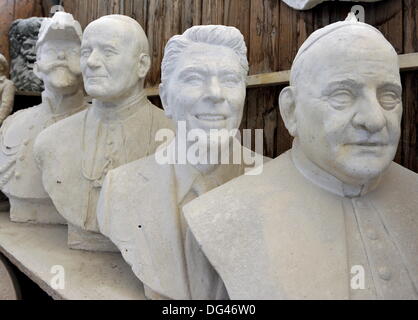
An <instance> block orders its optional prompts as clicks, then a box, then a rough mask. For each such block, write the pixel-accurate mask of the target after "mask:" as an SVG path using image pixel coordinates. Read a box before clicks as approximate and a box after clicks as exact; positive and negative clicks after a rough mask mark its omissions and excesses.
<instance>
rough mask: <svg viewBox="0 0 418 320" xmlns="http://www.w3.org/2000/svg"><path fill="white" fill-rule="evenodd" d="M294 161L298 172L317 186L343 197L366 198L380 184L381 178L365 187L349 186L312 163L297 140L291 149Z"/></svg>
mask: <svg viewBox="0 0 418 320" xmlns="http://www.w3.org/2000/svg"><path fill="white" fill-rule="evenodd" d="M291 154H292V160H293V163H294V165H295V167H296V168H297V169H298V171H299V172H300V173H301V174H302V175H303V176H304V177H305V178H306V179H308V180H309V181H311V182H312V183H314V184H315V185H317V186H319V187H321V188H322V189H325V190H327V191H329V192H331V193H334V194H337V195H339V196H341V197H347V198H354V197H360V196H364V195H365V194H367V193H368V192H370V191H373V190H374V189H375V188H376V187H377V186H378V185H379V182H380V177H378V178H376V179H373V180H372V181H370V182H369V183H367V184H365V185H359V186H354V185H349V184H347V183H344V182H342V181H340V180H339V179H337V178H336V177H334V176H333V175H331V174H329V173H328V172H326V171H325V170H323V169H321V168H320V167H318V166H317V165H316V164H315V163H313V162H312V161H310V160H309V159H308V158H307V157H306V156H305V154H304V153H303V152H302V150H301V148H300V146H299V143H298V142H297V139H294V140H293V145H292V149H291Z"/></svg>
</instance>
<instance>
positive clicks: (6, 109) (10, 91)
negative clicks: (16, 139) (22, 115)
mask: <svg viewBox="0 0 418 320" xmlns="http://www.w3.org/2000/svg"><path fill="white" fill-rule="evenodd" d="M8 70H9V64H8V63H7V60H6V58H5V57H4V56H3V55H2V54H1V53H0V125H1V124H2V123H3V121H4V119H6V118H7V116H9V115H10V113H11V112H12V110H13V102H14V99H15V86H14V84H13V81H11V80H9V79H7V74H8Z"/></svg>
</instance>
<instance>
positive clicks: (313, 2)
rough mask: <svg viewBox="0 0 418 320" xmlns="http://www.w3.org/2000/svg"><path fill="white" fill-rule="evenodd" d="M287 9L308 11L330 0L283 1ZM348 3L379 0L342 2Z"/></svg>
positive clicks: (367, 0) (366, 0) (375, 0)
mask: <svg viewBox="0 0 418 320" xmlns="http://www.w3.org/2000/svg"><path fill="white" fill-rule="evenodd" d="M283 1H284V3H286V4H287V5H288V6H289V7H292V8H293V9H297V10H308V9H312V8H313V7H315V6H317V5H318V4H320V3H322V2H327V1H332V0H283ZM342 1H350V2H360V1H361V2H377V1H381V0H342Z"/></svg>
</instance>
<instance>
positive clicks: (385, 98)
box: [377, 90, 401, 110]
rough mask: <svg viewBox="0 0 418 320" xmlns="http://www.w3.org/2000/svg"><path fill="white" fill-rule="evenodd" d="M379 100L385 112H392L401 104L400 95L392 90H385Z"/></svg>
mask: <svg viewBox="0 0 418 320" xmlns="http://www.w3.org/2000/svg"><path fill="white" fill-rule="evenodd" d="M377 98H378V100H379V103H380V105H381V106H382V108H383V109H385V110H392V109H394V108H395V107H396V106H397V105H398V104H399V103H400V102H401V98H400V96H399V94H398V93H396V92H394V91H392V90H385V91H383V92H381V93H379V94H378V97H377Z"/></svg>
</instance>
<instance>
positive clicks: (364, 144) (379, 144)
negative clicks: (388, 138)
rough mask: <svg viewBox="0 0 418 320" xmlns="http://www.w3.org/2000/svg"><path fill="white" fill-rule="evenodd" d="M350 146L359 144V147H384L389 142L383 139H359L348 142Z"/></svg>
mask: <svg viewBox="0 0 418 320" xmlns="http://www.w3.org/2000/svg"><path fill="white" fill-rule="evenodd" d="M347 145H350V146H359V147H384V146H387V143H384V142H381V141H358V142H352V143H347Z"/></svg>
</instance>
